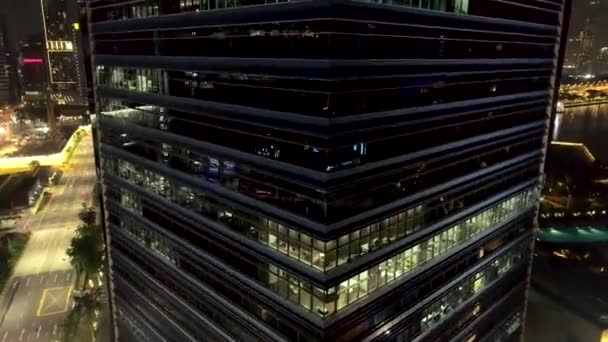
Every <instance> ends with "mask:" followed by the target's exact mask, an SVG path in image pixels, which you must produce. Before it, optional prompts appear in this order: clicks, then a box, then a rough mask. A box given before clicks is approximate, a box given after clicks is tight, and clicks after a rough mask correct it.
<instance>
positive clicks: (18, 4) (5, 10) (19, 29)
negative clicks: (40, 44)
mask: <svg viewBox="0 0 608 342" xmlns="http://www.w3.org/2000/svg"><path fill="white" fill-rule="evenodd" d="M0 13H1V14H2V18H6V21H7V23H6V27H7V30H8V31H9V32H8V34H9V40H10V42H9V43H10V45H11V46H13V47H14V46H15V43H16V42H17V41H19V40H21V39H24V38H26V37H27V36H28V35H31V34H36V33H38V34H40V33H42V12H41V9H40V0H0ZM0 20H1V19H0Z"/></svg>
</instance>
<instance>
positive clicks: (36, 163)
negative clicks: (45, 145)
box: [28, 160, 40, 170]
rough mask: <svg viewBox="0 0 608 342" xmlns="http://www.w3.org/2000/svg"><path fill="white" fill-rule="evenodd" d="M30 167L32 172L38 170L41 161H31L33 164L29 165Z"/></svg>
mask: <svg viewBox="0 0 608 342" xmlns="http://www.w3.org/2000/svg"><path fill="white" fill-rule="evenodd" d="M28 166H29V167H30V169H32V170H36V169H37V168H39V167H40V162H39V161H37V160H32V161H31V162H30V163H29V164H28Z"/></svg>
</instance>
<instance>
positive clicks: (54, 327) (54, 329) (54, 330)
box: [53, 323, 57, 336]
mask: <svg viewBox="0 0 608 342" xmlns="http://www.w3.org/2000/svg"><path fill="white" fill-rule="evenodd" d="M56 333H57V323H55V324H53V336H55V334H56Z"/></svg>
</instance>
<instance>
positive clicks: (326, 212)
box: [101, 127, 542, 223]
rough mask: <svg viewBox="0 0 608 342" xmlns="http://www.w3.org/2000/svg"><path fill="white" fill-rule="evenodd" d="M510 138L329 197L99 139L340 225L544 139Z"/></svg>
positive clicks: (123, 134) (128, 142)
mask: <svg viewBox="0 0 608 342" xmlns="http://www.w3.org/2000/svg"><path fill="white" fill-rule="evenodd" d="M509 139H513V142H504V143H503V144H496V145H494V144H493V145H491V146H486V147H485V148H483V149H475V150H473V151H470V152H468V153H467V152H466V151H464V152H461V153H454V154H452V155H448V156H445V157H443V156H438V157H437V158H433V159H430V160H421V161H419V162H417V163H411V164H409V165H407V166H402V167H400V168H395V169H392V170H390V172H386V173H382V174H375V175H374V176H373V177H367V175H366V177H361V180H360V181H357V182H352V183H349V184H345V185H344V186H341V187H340V188H339V189H336V190H335V191H331V192H330V193H326V194H325V193H319V192H317V191H316V189H314V188H311V187H307V186H306V184H305V183H303V184H301V183H299V182H290V181H289V180H288V179H281V178H278V177H275V176H272V175H268V174H267V173H266V172H264V171H263V170H260V169H259V168H258V167H252V166H250V165H247V164H240V163H237V162H235V161H234V160H229V159H222V158H219V157H217V156H213V155H206V154H203V153H199V152H194V151H192V150H189V149H186V148H182V147H178V146H172V145H169V144H165V143H159V142H158V140H153V138H152V137H143V138H142V137H141V136H138V135H135V134H132V133H130V132H127V131H123V130H121V131H116V130H112V129H111V128H110V127H108V128H104V130H103V135H102V136H101V140H102V142H103V143H105V144H108V145H113V146H116V147H118V148H120V149H123V150H126V151H128V152H129V153H132V154H135V155H138V156H140V157H143V158H146V159H148V160H151V161H154V162H159V163H162V164H165V165H167V166H168V167H170V168H173V169H176V170H179V171H182V172H184V173H187V174H190V175H192V176H194V177H199V178H201V179H203V180H204V181H206V182H211V183H215V184H218V185H221V186H223V187H226V188H227V189H229V190H231V191H234V192H238V193H241V194H243V195H245V196H247V197H251V198H253V199H256V200H258V201H262V202H266V203H269V204H271V205H274V206H276V207H279V208H281V209H285V210H288V211H291V212H294V213H296V214H298V215H302V216H305V217H308V218H311V219H313V220H315V221H318V222H322V223H333V222H338V221H340V220H343V219H345V218H348V217H351V216H353V215H357V214H358V213H360V212H363V211H366V210H370V209H373V208H377V207H380V206H382V205H384V204H386V203H390V202H393V201H395V200H398V199H401V198H404V197H405V196H407V195H409V194H412V193H414V192H416V191H420V190H423V189H429V188H432V187H435V186H437V185H439V184H442V183H444V182H448V181H451V180H453V179H455V178H458V177H460V176H463V175H466V174H470V173H472V172H476V171H479V170H481V169H484V168H488V167H491V166H494V165H497V164H499V163H502V162H505V161H507V160H509V159H512V158H515V157H517V156H521V155H522V154H525V153H529V152H532V151H535V150H536V151H538V150H539V149H540V147H541V144H542V138H541V137H540V136H533V137H525V138H522V139H517V141H515V139H514V138H509ZM505 145H506V146H505ZM530 162H532V161H530ZM296 179H297V178H296Z"/></svg>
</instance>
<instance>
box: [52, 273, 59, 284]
mask: <svg viewBox="0 0 608 342" xmlns="http://www.w3.org/2000/svg"><path fill="white" fill-rule="evenodd" d="M57 276H58V274H57V273H55V276H54V277H53V283H56V282H57Z"/></svg>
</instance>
